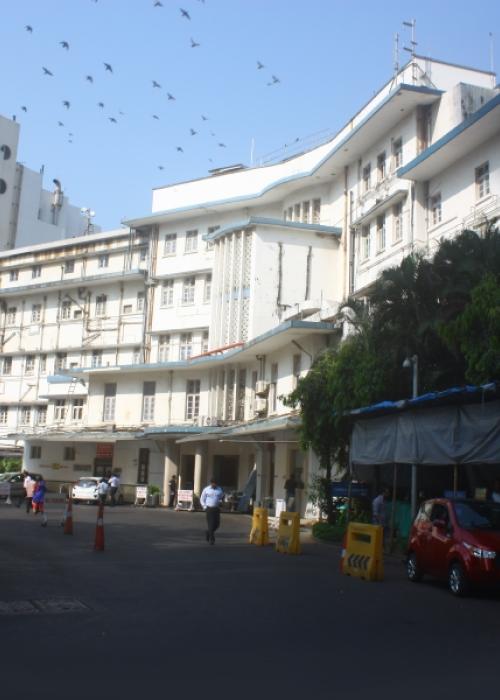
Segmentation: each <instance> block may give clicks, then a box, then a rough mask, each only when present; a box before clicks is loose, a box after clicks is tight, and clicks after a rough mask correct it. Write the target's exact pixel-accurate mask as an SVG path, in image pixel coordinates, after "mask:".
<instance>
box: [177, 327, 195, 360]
mask: <svg viewBox="0 0 500 700" xmlns="http://www.w3.org/2000/svg"><path fill="white" fill-rule="evenodd" d="M192 352H193V334H192V333H182V335H181V342H180V345H179V360H187V359H189V358H190V357H191V355H192Z"/></svg>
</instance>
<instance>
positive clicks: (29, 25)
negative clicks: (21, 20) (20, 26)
mask: <svg viewBox="0 0 500 700" xmlns="http://www.w3.org/2000/svg"><path fill="white" fill-rule="evenodd" d="M24 28H25V29H26V31H27V32H29V33H30V34H33V27H32V26H31V24H27V25H26V26H25V27H24Z"/></svg>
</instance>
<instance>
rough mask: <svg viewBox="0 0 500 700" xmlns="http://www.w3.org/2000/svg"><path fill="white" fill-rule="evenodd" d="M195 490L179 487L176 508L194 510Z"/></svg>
mask: <svg viewBox="0 0 500 700" xmlns="http://www.w3.org/2000/svg"><path fill="white" fill-rule="evenodd" d="M193 496H194V491H189V490H187V489H179V491H177V505H176V507H175V510H194V502H193Z"/></svg>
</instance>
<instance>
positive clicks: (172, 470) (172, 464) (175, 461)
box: [163, 440, 181, 505]
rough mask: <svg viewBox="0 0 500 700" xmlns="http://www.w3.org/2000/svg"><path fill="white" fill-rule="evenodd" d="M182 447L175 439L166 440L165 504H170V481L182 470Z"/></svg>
mask: <svg viewBox="0 0 500 700" xmlns="http://www.w3.org/2000/svg"><path fill="white" fill-rule="evenodd" d="M180 466H181V465H180V449H179V445H176V444H175V441H174V440H167V441H166V442H165V469H164V472H163V505H168V482H169V481H170V479H171V478H172V476H173V475H174V474H175V475H176V476H178V475H179V470H180Z"/></svg>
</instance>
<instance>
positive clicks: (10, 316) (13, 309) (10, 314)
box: [5, 306, 17, 326]
mask: <svg viewBox="0 0 500 700" xmlns="http://www.w3.org/2000/svg"><path fill="white" fill-rule="evenodd" d="M16 316H17V306H9V308H8V309H7V317H6V319H5V322H6V324H7V325H8V326H13V325H14V324H15V322H16Z"/></svg>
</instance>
